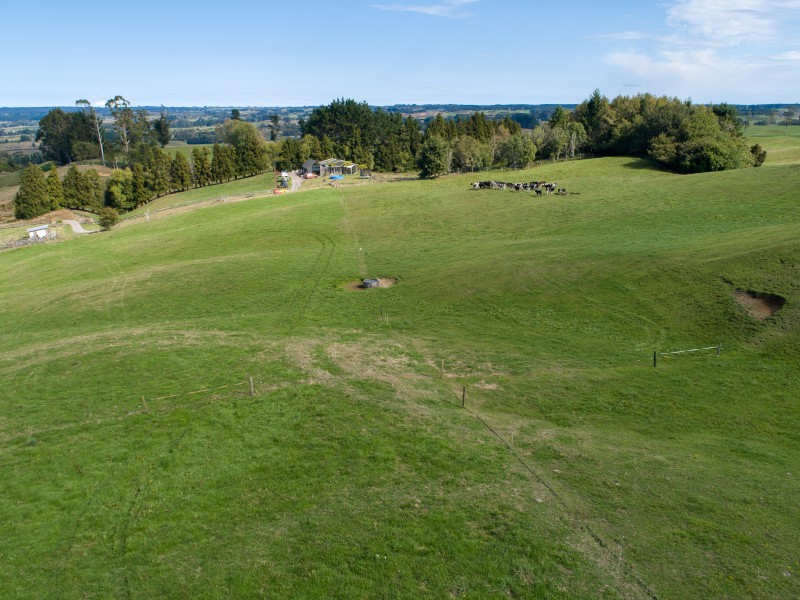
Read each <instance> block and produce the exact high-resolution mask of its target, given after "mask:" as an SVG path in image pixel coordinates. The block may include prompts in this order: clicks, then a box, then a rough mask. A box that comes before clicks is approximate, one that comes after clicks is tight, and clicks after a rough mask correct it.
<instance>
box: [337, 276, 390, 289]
mask: <svg viewBox="0 0 800 600" xmlns="http://www.w3.org/2000/svg"><path fill="white" fill-rule="evenodd" d="M396 284H397V277H378V285H377V286H374V287H367V286H366V285H364V280H363V279H356V280H355V281H348V282H347V283H345V284H344V286H343V287H344V289H346V290H349V291H351V292H359V291H363V290H374V289H376V288H388V287H392V286H393V285H396Z"/></svg>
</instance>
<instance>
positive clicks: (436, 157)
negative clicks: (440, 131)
mask: <svg viewBox="0 0 800 600" xmlns="http://www.w3.org/2000/svg"><path fill="white" fill-rule="evenodd" d="M451 156H452V151H451V150H450V146H449V144H448V143H447V140H445V139H444V138H443V137H441V136H438V135H432V136H429V137H428V138H427V139H426V140H425V142H424V143H423V144H422V148H421V149H420V156H419V169H420V177H424V178H427V177H438V176H439V175H446V174H447V173H449V172H450V162H451Z"/></svg>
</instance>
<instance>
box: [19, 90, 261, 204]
mask: <svg viewBox="0 0 800 600" xmlns="http://www.w3.org/2000/svg"><path fill="white" fill-rule="evenodd" d="M78 104H83V105H84V106H85V110H82V111H79V112H70V113H67V112H64V111H62V110H61V109H60V108H56V109H53V110H52V111H50V112H49V113H48V114H47V115H46V116H45V117H44V118H42V120H41V121H40V122H39V132H38V133H37V140H38V141H40V142H41V150H42V153H43V154H44V155H45V157H47V158H49V159H50V160H52V161H53V162H54V163H56V164H61V165H64V164H69V163H73V164H72V166H71V167H70V169H69V170H68V171H67V174H66V175H65V176H64V178H63V180H60V179H59V176H58V173H57V171H56V169H51V171H50V174H49V175H48V176H47V177H46V178H45V175H44V172H43V171H42V170H41V169H40V168H39V167H38V166H36V165H33V164H31V165H28V167H27V168H26V169H25V171H24V172H23V173H22V176H21V178H20V189H19V192H18V193H17V195H16V197H15V198H14V214H15V216H16V217H17V218H18V219H31V218H34V217H38V216H40V215H42V214H45V213H47V212H50V211H52V210H57V209H59V208H72V209H79V210H87V211H90V212H97V213H99V212H100V211H101V210H103V209H107V210H112V211H115V212H117V213H120V212H126V211H129V210H132V209H134V208H136V207H138V206H141V205H143V204H146V203H148V202H150V201H151V200H153V199H154V198H158V197H160V196H163V195H165V194H169V193H172V192H176V191H183V190H187V189H189V188H191V187H203V186H207V185H211V184H213V183H222V182H224V181H230V180H232V179H238V178H239V177H246V176H250V175H256V174H258V173H263V172H264V171H267V170H269V169H271V168H272V166H273V165H274V163H275V159H276V152H277V147H276V145H275V144H268V143H267V142H266V141H265V140H264V139H263V137H262V136H261V133H260V132H259V131H258V129H257V128H256V127H255V126H254V125H253V124H252V123H246V122H244V121H241V120H240V119H237V118H232V119H228V120H226V121H225V123H224V124H223V125H222V126H221V127H220V128H219V129H218V132H217V135H218V137H219V139H220V140H221V141H220V142H219V143H216V144H214V146H213V149H212V150H209V149H208V148H207V147H202V148H194V149H193V150H192V158H191V163H190V161H189V160H188V159H187V158H186V156H185V155H184V154H183V153H181V152H178V153H176V154H175V156H174V158H173V157H170V155H169V154H168V153H167V152H165V151H164V150H163V149H162V148H160V147H159V145H160V146H161V147H163V146H164V145H166V143H167V142H168V141H169V139H170V125H169V119H168V117H167V115H166V113H165V112H164V111H162V113H161V116H160V117H159V118H158V119H157V120H156V121H154V122H151V119H150V116H149V115H148V114H147V111H144V110H137V111H134V110H133V109H131V108H130V105H129V103H128V101H127V100H125V99H124V98H122V97H121V96H117V97H116V98H114V99H112V100H109V101H108V103H107V104H106V106H107V107H109V108H110V110H111V114H112V115H113V117H114V123H113V128H112V129H111V130H110V131H109V130H107V129H106V128H105V127H104V126H103V124H102V120H101V119H100V118H99V117H98V115H97V113H96V111H95V110H94V108H93V107H92V106H91V105H90V104H89V103H88V102H86V101H82V100H79V101H78ZM92 159H100V160H101V161H102V163H103V164H105V165H110V166H113V167H115V168H114V171H113V172H112V174H111V176H110V177H109V178H108V181H107V182H106V185H105V186H103V184H102V182H101V179H100V176H99V175H98V173H97V171H96V170H95V169H89V170H84V171H80V170H78V168H77V167H76V166H75V165H74V161H78V160H92Z"/></svg>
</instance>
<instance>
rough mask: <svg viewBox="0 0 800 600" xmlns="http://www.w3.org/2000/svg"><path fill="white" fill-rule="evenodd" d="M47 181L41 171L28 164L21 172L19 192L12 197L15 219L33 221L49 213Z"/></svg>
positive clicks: (35, 166)
mask: <svg viewBox="0 0 800 600" xmlns="http://www.w3.org/2000/svg"><path fill="white" fill-rule="evenodd" d="M50 207H51V204H50V198H49V197H48V186H47V180H46V179H45V177H44V173H42V170H41V169H40V168H39V167H38V166H37V165H34V164H29V165H28V166H27V167H25V170H24V171H23V172H22V176H21V177H20V182H19V191H17V194H16V195H15V196H14V216H15V217H16V218H17V219H33V218H35V217H38V216H41V215H43V214H45V213H48V212H50Z"/></svg>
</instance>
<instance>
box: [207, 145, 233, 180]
mask: <svg viewBox="0 0 800 600" xmlns="http://www.w3.org/2000/svg"><path fill="white" fill-rule="evenodd" d="M235 173H236V160H235V150H234V149H233V147H232V146H228V145H227V144H214V148H213V153H212V157H211V177H212V178H213V180H214V181H215V182H217V183H222V182H223V181H230V180H231V179H233V177H234V175H235Z"/></svg>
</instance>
